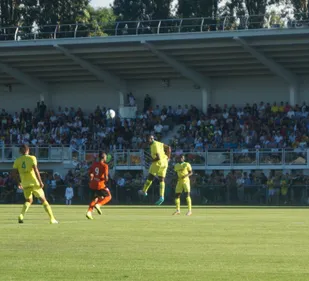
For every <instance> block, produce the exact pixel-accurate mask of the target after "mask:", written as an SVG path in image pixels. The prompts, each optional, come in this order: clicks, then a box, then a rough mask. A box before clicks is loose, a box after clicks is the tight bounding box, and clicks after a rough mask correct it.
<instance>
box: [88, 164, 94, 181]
mask: <svg viewBox="0 0 309 281" xmlns="http://www.w3.org/2000/svg"><path fill="white" fill-rule="evenodd" d="M93 170H94V169H93V165H92V166H91V167H90V169H89V171H88V174H89V178H90V181H92V180H93V178H94V172H93Z"/></svg>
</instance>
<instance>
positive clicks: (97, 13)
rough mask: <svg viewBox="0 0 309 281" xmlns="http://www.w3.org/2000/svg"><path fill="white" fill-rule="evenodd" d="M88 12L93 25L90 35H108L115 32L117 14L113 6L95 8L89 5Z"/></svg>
mask: <svg viewBox="0 0 309 281" xmlns="http://www.w3.org/2000/svg"><path fill="white" fill-rule="evenodd" d="M88 12H89V15H90V25H91V32H90V36H106V35H109V34H114V32H115V30H114V28H115V22H116V16H115V15H114V13H113V10H112V9H111V8H99V9H94V8H93V7H90V6H89V7H88Z"/></svg>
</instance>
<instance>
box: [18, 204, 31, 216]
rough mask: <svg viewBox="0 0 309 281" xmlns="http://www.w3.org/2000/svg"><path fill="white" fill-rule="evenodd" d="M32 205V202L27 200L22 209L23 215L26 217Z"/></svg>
mask: <svg viewBox="0 0 309 281" xmlns="http://www.w3.org/2000/svg"><path fill="white" fill-rule="evenodd" d="M30 206H31V204H30V203H29V202H25V204H24V205H23V207H22V209H21V213H20V214H21V215H22V216H23V217H24V215H25V213H27V211H28V209H29V207H30Z"/></svg>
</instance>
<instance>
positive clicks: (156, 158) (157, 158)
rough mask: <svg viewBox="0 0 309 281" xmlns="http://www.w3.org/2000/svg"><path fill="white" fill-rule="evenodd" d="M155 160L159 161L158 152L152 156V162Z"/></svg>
mask: <svg viewBox="0 0 309 281" xmlns="http://www.w3.org/2000/svg"><path fill="white" fill-rule="evenodd" d="M157 161H160V155H159V153H156V157H155V158H152V162H157Z"/></svg>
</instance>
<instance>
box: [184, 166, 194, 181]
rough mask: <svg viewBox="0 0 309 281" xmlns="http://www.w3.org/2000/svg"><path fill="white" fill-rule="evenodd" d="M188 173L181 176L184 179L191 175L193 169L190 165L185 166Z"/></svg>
mask: <svg viewBox="0 0 309 281" xmlns="http://www.w3.org/2000/svg"><path fill="white" fill-rule="evenodd" d="M187 171H188V174H186V175H184V176H183V177H182V178H183V179H185V178H186V177H191V176H192V175H193V171H192V168H191V165H190V166H189V167H188V168H187Z"/></svg>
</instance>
